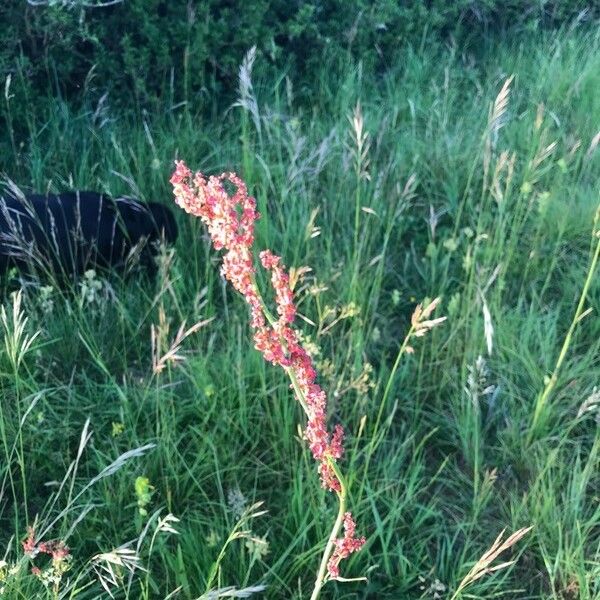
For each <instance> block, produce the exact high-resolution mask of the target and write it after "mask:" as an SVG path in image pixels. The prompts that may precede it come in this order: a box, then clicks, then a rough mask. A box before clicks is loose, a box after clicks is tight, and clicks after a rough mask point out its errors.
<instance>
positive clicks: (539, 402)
mask: <svg viewBox="0 0 600 600" xmlns="http://www.w3.org/2000/svg"><path fill="white" fill-rule="evenodd" d="M599 221H600V206H598V208H597V210H596V215H595V217H594V227H593V234H592V239H593V238H596V239H597V241H596V249H595V250H594V254H593V256H592V261H591V263H590V266H589V269H588V272H587V276H586V278H585V282H584V284H583V288H582V290H581V295H580V296H579V302H578V303H577V308H576V309H575V314H574V315H573V319H572V320H571V324H570V325H569V329H568V330H567V334H566V335H565V339H564V341H563V344H562V347H561V349H560V353H559V355H558V359H557V360H556V364H555V365H554V370H553V371H552V375H551V376H550V378H549V379H548V381H547V383H546V385H545V386H544V389H543V390H542V393H541V394H540V395H539V396H538V397H537V399H536V403H535V410H534V413H533V419H532V423H531V428H530V429H529V435H528V438H527V439H528V443H531V442H532V441H533V439H534V438H535V436H536V435H537V433H538V427H539V424H540V419H541V418H542V413H543V411H544V409H545V408H546V404H547V403H548V398H549V397H550V394H551V393H552V391H553V390H554V388H555V387H556V383H557V381H558V374H559V372H560V368H561V367H562V364H563V362H564V360H565V358H566V356H567V353H568V351H569V347H570V345H571V340H572V338H573V333H574V332H575V328H576V327H577V325H578V324H579V322H580V321H581V320H582V319H583V318H584V317H585V315H586V314H587V312H588V311H586V312H585V313H584V311H583V307H584V305H585V301H586V298H587V294H588V291H589V289H590V286H591V284H592V280H593V278H594V274H595V272H596V267H597V265H598V258H599V257H600V229H598V223H599Z"/></svg>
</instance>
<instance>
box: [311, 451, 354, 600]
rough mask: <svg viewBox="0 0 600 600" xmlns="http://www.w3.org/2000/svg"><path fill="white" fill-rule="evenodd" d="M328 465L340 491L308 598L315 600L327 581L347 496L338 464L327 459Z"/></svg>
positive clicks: (345, 485)
mask: <svg viewBox="0 0 600 600" xmlns="http://www.w3.org/2000/svg"><path fill="white" fill-rule="evenodd" d="M329 466H330V467H331V469H332V470H333V472H334V473H335V476H336V477H337V478H338V481H339V482H340V491H339V492H338V494H337V495H338V499H339V502H340V505H339V509H338V515H337V519H336V520H335V523H334V524H333V529H332V530H331V533H330V534H329V539H328V540H327V545H326V546H325V552H323V558H321V565H320V566H319V571H318V573H317V579H316V580H315V587H314V588H313V592H312V594H311V596H310V600H317V598H318V597H319V594H320V593H321V588H322V587H323V585H324V584H325V583H326V582H327V563H328V562H329V559H330V557H331V554H332V553H333V550H334V548H335V541H336V539H337V538H338V535H339V532H340V528H341V527H342V523H343V522H344V515H345V514H346V496H347V484H346V480H345V479H344V476H343V475H342V473H341V472H340V470H339V468H338V466H337V465H336V464H335V462H334V461H333V460H331V459H329Z"/></svg>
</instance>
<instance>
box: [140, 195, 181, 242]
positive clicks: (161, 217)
mask: <svg viewBox="0 0 600 600" xmlns="http://www.w3.org/2000/svg"><path fill="white" fill-rule="evenodd" d="M147 206H148V210H149V211H150V215H151V218H152V221H153V226H154V228H155V229H154V233H155V235H156V234H158V237H163V236H164V239H165V242H167V243H168V244H174V243H175V242H176V241H177V235H178V229H177V221H176V220H175V215H174V214H173V211H172V210H171V209H170V208H169V207H168V206H165V205H164V204H159V203H158V202H149V203H148V205H147Z"/></svg>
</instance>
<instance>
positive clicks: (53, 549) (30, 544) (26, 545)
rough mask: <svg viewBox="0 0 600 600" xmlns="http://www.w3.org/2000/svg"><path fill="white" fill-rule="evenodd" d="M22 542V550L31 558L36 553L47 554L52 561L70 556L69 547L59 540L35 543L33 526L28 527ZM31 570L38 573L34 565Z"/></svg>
mask: <svg viewBox="0 0 600 600" xmlns="http://www.w3.org/2000/svg"><path fill="white" fill-rule="evenodd" d="M22 544H23V552H25V554H26V555H27V556H28V557H29V558H32V559H33V558H35V557H36V556H37V555H38V554H48V555H50V556H51V557H52V561H53V562H61V561H63V560H65V559H67V558H69V556H70V551H69V547H68V546H67V545H66V544H65V543H64V542H63V541H61V540H50V541H48V542H39V543H36V541H35V531H34V529H33V527H29V528H28V530H27V538H26V539H24V540H23V542H22ZM31 572H32V573H33V574H34V575H39V574H40V569H39V568H38V567H35V566H34V567H32V569H31Z"/></svg>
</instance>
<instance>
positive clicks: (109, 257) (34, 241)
mask: <svg viewBox="0 0 600 600" xmlns="http://www.w3.org/2000/svg"><path fill="white" fill-rule="evenodd" d="M160 239H162V240H164V241H165V242H167V243H173V242H175V240H176V239H177V224H176V222H175V218H174V216H173V213H172V211H171V210H170V209H169V208H168V207H166V206H163V205H161V204H158V203H155V202H151V203H149V204H143V203H140V202H138V201H137V200H134V199H132V198H116V199H113V198H110V197H109V196H105V195H103V194H98V193H96V192H65V193H62V194H47V195H42V194H23V193H21V192H20V191H19V190H18V189H17V188H16V187H14V186H11V189H10V191H9V192H8V193H7V194H5V195H4V196H2V197H0V272H6V271H7V270H8V268H9V267H10V266H13V265H14V266H16V267H18V268H21V269H26V270H29V269H33V270H36V271H38V272H39V271H42V272H45V273H52V274H54V275H62V276H67V277H68V276H73V275H78V274H81V273H83V272H84V271H86V270H87V269H95V268H98V267H100V268H109V267H112V268H116V269H118V270H121V271H124V270H125V269H126V267H127V265H128V263H129V262H131V260H132V257H137V258H138V259H139V263H140V264H141V265H143V266H145V267H146V268H148V269H150V270H151V271H154V269H155V266H154V260H153V258H154V254H155V253H156V243H154V242H157V241H158V240H160Z"/></svg>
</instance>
